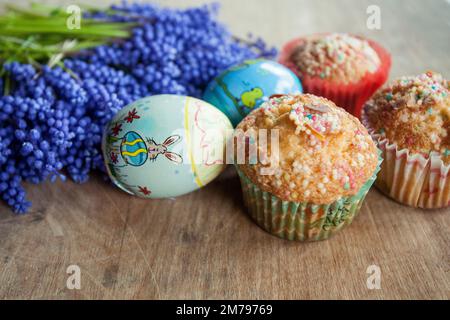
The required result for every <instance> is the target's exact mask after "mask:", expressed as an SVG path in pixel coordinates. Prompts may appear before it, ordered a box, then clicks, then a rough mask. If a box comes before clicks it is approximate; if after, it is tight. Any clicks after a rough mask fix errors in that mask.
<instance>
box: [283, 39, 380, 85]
mask: <svg viewBox="0 0 450 320" xmlns="http://www.w3.org/2000/svg"><path fill="white" fill-rule="evenodd" d="M291 60H292V62H294V63H295V64H296V65H297V67H298V69H299V71H300V72H301V73H303V74H308V75H309V76H312V77H319V78H321V79H332V80H338V82H343V83H348V82H356V81H358V80H359V79H361V78H362V76H364V74H365V73H367V72H369V73H374V72H375V71H376V70H377V69H378V67H379V65H380V63H381V62H380V58H379V57H378V54H377V53H376V51H375V50H374V49H373V48H372V47H371V46H370V44H369V42H368V41H366V40H363V39H360V38H357V37H354V36H351V35H348V34H346V33H332V34H328V35H324V36H317V35H316V36H313V37H310V38H306V39H305V41H304V42H302V43H301V44H300V45H299V46H298V48H297V49H296V50H294V51H293V53H292V56H291Z"/></svg>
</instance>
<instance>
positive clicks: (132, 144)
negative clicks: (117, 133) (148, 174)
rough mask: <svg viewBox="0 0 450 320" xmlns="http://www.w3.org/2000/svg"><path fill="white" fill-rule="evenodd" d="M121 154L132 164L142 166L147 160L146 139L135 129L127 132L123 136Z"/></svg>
mask: <svg viewBox="0 0 450 320" xmlns="http://www.w3.org/2000/svg"><path fill="white" fill-rule="evenodd" d="M120 154H121V156H122V157H123V159H124V160H125V162H126V163H127V164H129V165H131V166H141V165H143V164H144V163H145V161H147V158H148V151H147V146H146V145H145V142H144V139H142V137H141V136H140V135H139V134H137V133H136V132H134V131H130V132H127V133H126V134H125V136H124V137H123V140H122V143H121V146H120Z"/></svg>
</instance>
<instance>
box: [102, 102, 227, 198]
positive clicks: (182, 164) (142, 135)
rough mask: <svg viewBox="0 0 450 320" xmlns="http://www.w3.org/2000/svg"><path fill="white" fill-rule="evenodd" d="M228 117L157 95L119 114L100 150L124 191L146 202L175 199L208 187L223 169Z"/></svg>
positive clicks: (210, 108) (204, 105) (212, 109)
mask: <svg viewBox="0 0 450 320" xmlns="http://www.w3.org/2000/svg"><path fill="white" fill-rule="evenodd" d="M232 133H233V127H232V125H231V123H230V121H229V119H228V118H227V117H226V116H225V115H224V114H223V113H222V112H221V111H220V110H218V109H217V108H215V107H214V106H212V105H210V104H208V103H206V102H204V101H201V100H199V99H196V98H192V97H187V96H181V95H169V94H163V95H154V96H151V97H147V98H143V99H140V100H137V101H135V102H133V103H131V104H130V105H128V106H126V107H125V108H123V109H122V110H120V111H119V112H118V113H117V114H116V115H115V116H114V118H113V119H112V120H111V122H110V123H109V124H108V125H107V126H106V128H105V132H104V134H103V143H102V151H103V157H104V160H105V165H106V169H107V172H108V174H109V176H110V178H111V180H112V181H113V182H114V184H115V185H116V186H118V187H119V188H120V189H122V190H124V191H126V192H128V193H130V194H134V195H137V196H140V197H144V198H167V197H176V196H179V195H182V194H185V193H188V192H191V191H194V190H196V189H199V188H201V187H202V186H204V185H206V184H208V183H209V182H210V181H212V180H213V179H214V178H216V177H217V176H218V175H219V174H220V173H221V172H222V170H223V169H224V168H225V159H224V154H225V152H224V151H225V146H226V141H228V139H229V137H230V136H231V134H232Z"/></svg>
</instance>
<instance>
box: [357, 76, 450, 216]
mask: <svg viewBox="0 0 450 320" xmlns="http://www.w3.org/2000/svg"><path fill="white" fill-rule="evenodd" d="M449 89H450V82H449V81H448V80H446V79H444V78H443V77H442V76H441V75H440V74H437V73H433V72H426V73H424V74H421V75H419V76H415V77H401V78H399V79H397V80H395V81H393V82H392V83H391V84H390V85H389V86H386V87H385V88H383V89H381V90H379V91H378V92H377V93H376V94H375V95H374V96H373V97H372V98H371V99H370V100H369V101H368V102H367V103H366V105H365V107H364V112H363V122H364V124H365V125H366V127H367V128H369V132H370V133H371V135H372V137H373V138H374V139H375V141H376V142H377V143H378V146H379V148H380V149H381V150H382V155H383V158H384V162H383V165H382V168H381V171H380V173H379V175H378V180H377V182H376V185H377V186H378V187H379V189H380V190H382V191H383V192H384V193H386V194H387V195H389V196H390V197H392V198H393V199H395V200H397V201H399V202H401V203H404V204H407V205H410V206H413V207H420V208H441V207H447V206H449V205H450V178H449V176H450V96H449Z"/></svg>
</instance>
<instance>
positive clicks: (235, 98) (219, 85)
mask: <svg viewBox="0 0 450 320" xmlns="http://www.w3.org/2000/svg"><path fill="white" fill-rule="evenodd" d="M302 92H303V88H302V85H301V82H300V80H299V79H298V77H297V76H296V75H295V74H294V73H293V72H292V71H291V70H289V69H288V68H286V67H284V66H283V65H281V64H279V63H277V62H275V61H270V60H265V59H256V60H247V61H244V62H243V63H242V64H239V65H237V66H233V67H231V68H229V69H227V70H225V71H224V72H223V73H221V74H220V75H219V76H218V77H216V78H215V79H214V80H213V81H212V82H211V83H210V84H209V85H208V86H207V88H206V90H205V92H204V94H203V100H205V101H207V102H209V103H210V104H212V105H213V106H215V107H217V108H218V109H220V110H221V111H222V112H224V113H225V114H226V115H227V116H228V118H229V119H230V120H231V122H232V123H233V125H234V126H236V125H237V124H238V123H239V122H240V121H241V120H242V119H243V118H244V117H245V116H246V115H247V114H249V113H250V112H251V111H252V110H253V109H255V108H258V107H259V106H260V105H261V104H262V103H263V102H264V101H267V100H268V99H269V97H270V96H271V95H274V94H287V93H302Z"/></svg>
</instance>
